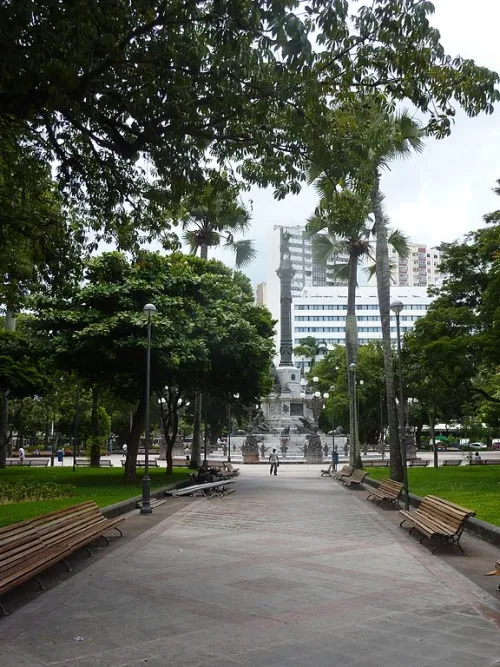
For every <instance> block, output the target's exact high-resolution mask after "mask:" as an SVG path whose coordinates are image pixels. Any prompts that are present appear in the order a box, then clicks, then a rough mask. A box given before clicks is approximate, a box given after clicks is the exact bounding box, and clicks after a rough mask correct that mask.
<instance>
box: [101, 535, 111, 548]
mask: <svg viewBox="0 0 500 667" xmlns="http://www.w3.org/2000/svg"><path fill="white" fill-rule="evenodd" d="M101 537H102V539H103V540H104V541H105V542H106V544H107V545H108V547H109V545H110V544H111V542H110V541H109V540H108V538H107V537H106V535H101Z"/></svg>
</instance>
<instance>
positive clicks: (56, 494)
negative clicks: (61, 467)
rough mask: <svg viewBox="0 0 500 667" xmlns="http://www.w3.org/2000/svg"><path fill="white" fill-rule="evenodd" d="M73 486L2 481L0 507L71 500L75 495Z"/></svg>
mask: <svg viewBox="0 0 500 667" xmlns="http://www.w3.org/2000/svg"><path fill="white" fill-rule="evenodd" d="M75 491H76V487H75V486H74V485H73V484H60V483H59V482H40V481H36V480H20V481H16V482H10V481H9V482H8V481H6V480H0V505H8V504H11V503H28V502H32V501H37V500H53V499H55V498H71V497H72V496H74V495H75Z"/></svg>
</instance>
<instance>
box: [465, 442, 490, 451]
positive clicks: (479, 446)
mask: <svg viewBox="0 0 500 667" xmlns="http://www.w3.org/2000/svg"><path fill="white" fill-rule="evenodd" d="M469 447H470V448H471V449H488V445H485V444H484V442H470V443H469Z"/></svg>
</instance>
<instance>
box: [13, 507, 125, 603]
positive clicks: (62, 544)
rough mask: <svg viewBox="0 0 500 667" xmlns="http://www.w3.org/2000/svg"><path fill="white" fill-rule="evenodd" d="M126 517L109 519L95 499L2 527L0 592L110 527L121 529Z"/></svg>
mask: <svg viewBox="0 0 500 667" xmlns="http://www.w3.org/2000/svg"><path fill="white" fill-rule="evenodd" d="M124 520H125V517H116V518H114V519H107V518H106V517H105V516H104V515H103V514H102V513H101V511H100V510H99V508H98V506H97V504H96V503H95V502H94V501H85V502H83V503H79V504H78V505H74V506H73V507H67V508H64V509H62V510H55V511H54V512H50V513H49V514H46V515H42V516H38V517H35V518H33V519H29V520H27V521H22V522H19V523H17V524H13V525H11V526H5V527H4V528H3V529H1V531H0V594H1V593H5V592H7V591H8V590H10V589H11V588H15V587H16V586H18V585H20V584H22V583H24V582H25V581H27V580H28V579H31V578H32V577H34V576H37V575H38V574H39V573H40V572H42V571H43V570H45V569H47V568H48V567H50V566H51V565H54V564H56V563H58V562H60V561H63V560H65V558H67V557H68V556H69V555H71V554H72V553H73V552H74V551H76V550H77V549H79V548H80V547H84V546H87V544H89V543H90V542H92V541H93V540H94V539H96V538H98V537H101V536H104V534H105V533H106V532H108V531H109V530H111V529H113V528H116V529H117V530H119V528H118V524H120V523H121V522H122V521H124ZM120 534H121V531H120ZM106 539H107V538H106ZM89 553H90V552H89ZM2 609H3V607H2Z"/></svg>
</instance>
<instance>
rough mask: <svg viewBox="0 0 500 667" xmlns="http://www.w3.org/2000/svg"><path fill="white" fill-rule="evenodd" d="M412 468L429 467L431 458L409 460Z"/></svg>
mask: <svg viewBox="0 0 500 667" xmlns="http://www.w3.org/2000/svg"><path fill="white" fill-rule="evenodd" d="M408 465H409V467H410V468H427V466H428V465H429V459H411V460H410V461H408Z"/></svg>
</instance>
